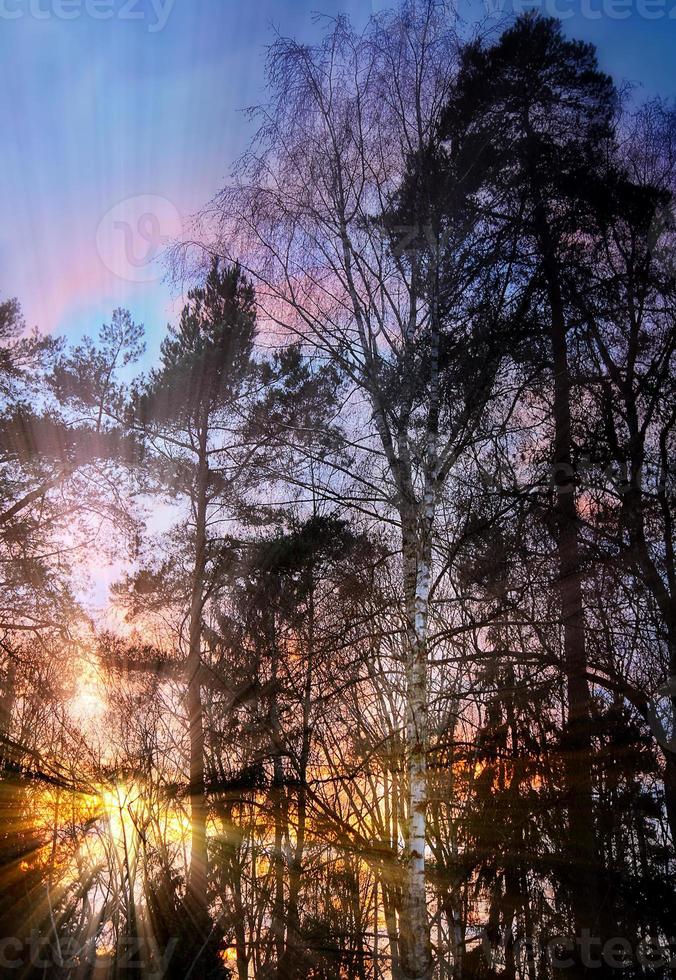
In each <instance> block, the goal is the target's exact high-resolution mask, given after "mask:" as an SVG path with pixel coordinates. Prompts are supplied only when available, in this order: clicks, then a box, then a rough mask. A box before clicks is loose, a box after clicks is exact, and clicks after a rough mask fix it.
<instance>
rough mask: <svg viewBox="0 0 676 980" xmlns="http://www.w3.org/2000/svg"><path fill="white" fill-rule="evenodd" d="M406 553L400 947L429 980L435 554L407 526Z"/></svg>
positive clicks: (409, 969)
mask: <svg viewBox="0 0 676 980" xmlns="http://www.w3.org/2000/svg"><path fill="white" fill-rule="evenodd" d="M403 539H404V540H403V556H404V570H405V575H404V578H405V588H406V604H407V619H408V632H407V663H406V768H407V776H408V826H407V835H406V879H405V882H404V888H403V895H402V909H401V917H400V940H399V948H400V955H401V969H402V974H403V976H404V977H407V978H408V977H410V978H412V980H413V978H415V980H426V978H428V977H429V976H430V971H431V950H430V936H429V922H428V917H427V900H426V889H425V844H426V806H427V735H428V732H427V727H428V721H427V714H428V712H427V624H428V615H429V610H428V606H429V588H430V554H429V550H430V549H429V547H425V548H420V547H419V546H416V545H417V542H416V541H415V538H414V537H413V535H412V533H411V531H410V530H409V529H407V528H406V526H405V525H404V532H403Z"/></svg>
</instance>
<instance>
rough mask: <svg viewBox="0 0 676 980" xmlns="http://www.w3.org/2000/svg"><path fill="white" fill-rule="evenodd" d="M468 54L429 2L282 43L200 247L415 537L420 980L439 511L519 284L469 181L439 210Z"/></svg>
mask: <svg viewBox="0 0 676 980" xmlns="http://www.w3.org/2000/svg"><path fill="white" fill-rule="evenodd" d="M455 52H456V42H455V38H454V35H453V33H452V31H449V29H448V25H447V21H446V20H445V11H443V10H442V9H441V8H440V7H439V6H438V5H437V4H434V3H431V2H430V3H423V4H415V3H411V4H408V5H405V6H404V7H403V8H402V10H401V12H399V13H398V14H393V15H384V16H383V17H382V18H380V19H375V20H373V21H371V22H370V24H369V26H368V27H367V29H366V31H365V33H364V34H363V35H358V34H356V33H355V32H354V31H353V30H352V29H351V28H350V27H349V25H348V24H347V22H346V21H345V19H343V18H339V19H338V20H336V22H335V23H334V24H333V25H332V26H331V27H330V29H329V30H328V31H327V34H326V36H325V39H324V41H323V42H322V44H321V45H320V46H319V47H318V48H313V49H310V48H307V47H303V46H301V45H299V44H297V43H295V42H294V41H290V40H284V39H282V40H279V41H278V42H277V43H276V44H275V45H274V46H273V48H272V51H271V55H270V60H269V66H268V77H269V83H270V102H269V104H268V105H267V106H266V107H265V109H264V110H262V111H261V114H262V117H263V120H264V121H263V123H262V127H261V130H260V132H259V135H258V139H257V141H256V142H255V143H254V144H253V148H252V150H251V152H250V154H249V155H248V156H247V157H246V159H245V169H244V173H243V174H242V175H241V179H240V180H239V181H238V182H237V183H236V185H235V186H234V187H233V188H230V189H226V190H225V191H223V192H222V194H221V195H220V196H219V197H218V198H217V199H216V201H215V202H214V206H213V208H212V209H209V210H208V211H207V212H206V213H205V215H204V224H203V227H202V228H201V231H200V234H201V235H202V242H203V244H204V246H205V247H206V248H207V250H208V251H209V252H211V253H215V254H221V255H225V256H236V257H237V258H238V260H239V261H241V262H242V264H243V265H244V267H245V268H246V269H247V271H248V273H249V274H250V275H251V276H252V278H253V279H254V280H255V282H256V297H257V302H258V306H259V309H260V310H261V315H262V316H265V317H266V318H268V319H270V320H272V322H273V323H275V324H277V325H278V326H279V327H281V328H282V329H283V330H284V331H288V332H291V334H292V335H293V336H297V337H301V338H302V340H303V342H304V343H306V344H307V345H308V346H309V347H310V348H311V349H313V350H314V351H315V352H316V353H317V354H318V355H319V356H320V357H323V358H328V359H329V360H330V362H331V363H333V364H334V365H336V366H337V367H338V368H339V370H340V372H341V374H342V376H343V377H344V379H345V385H346V387H347V394H346V396H345V397H346V398H347V399H349V403H350V405H351V406H353V409H352V410H353V411H354V412H355V413H357V417H358V418H359V422H358V424H357V426H355V429H354V431H352V432H350V433H349V435H348V440H349V441H348V442H347V447H348V448H349V450H350V453H351V455H352V457H353V463H352V464H351V466H350V468H349V471H350V475H351V477H352V479H353V481H354V484H356V486H355V490H353V491H352V500H353V502H354V504H355V505H356V506H357V507H359V508H360V509H361V510H362V511H364V512H366V513H371V514H374V515H378V516H379V517H381V518H384V519H385V520H387V521H391V522H393V523H394V524H395V525H396V526H397V527H398V528H399V530H400V535H401V539H400V540H401V545H400V547H401V576H402V580H403V583H404V595H405V623H406V626H405V630H406V650H407V653H406V672H407V691H408V694H407V721H406V727H407V743H406V745H407V747H406V754H407V761H406V768H407V777H408V830H407V838H406V839H407V884H406V887H405V888H404V892H403V894H404V902H403V907H402V911H401V947H402V961H403V964H404V967H403V968H404V973H405V975H406V976H410V977H426V976H429V973H430V969H431V952H430V945H429V925H428V921H427V912H426V881H425V849H426V829H425V828H426V806H427V798H426V758H427V748H428V724H427V670H428V617H429V594H430V583H431V576H432V562H433V560H434V537H435V519H436V517H437V504H438V500H439V496H440V493H441V492H442V489H443V487H444V484H445V482H446V480H447V478H448V474H449V472H450V471H451V469H452V468H453V466H454V465H455V464H456V462H457V460H458V459H459V457H461V455H462V453H463V451H464V450H465V449H466V448H467V447H468V446H469V445H471V444H472V443H473V442H474V441H475V440H477V439H478V438H479V436H478V434H477V433H478V431H480V428H481V425H482V422H483V421H484V419H485V409H486V405H487V403H488V401H489V400H490V394H491V391H492V389H493V384H494V380H495V377H496V374H497V373H498V371H499V368H500V363H501V353H500V345H499V344H498V345H496V344H495V343H494V340H495V336H494V331H495V329H496V325H497V324H500V323H501V322H502V320H501V306H502V303H503V300H504V277H503V270H498V274H497V277H496V276H495V275H493V274H492V273H491V272H489V271H488V270H487V267H486V263H485V258H486V249H487V248H490V247H491V246H490V243H488V244H487V243H486V242H485V240H484V238H483V236H482V234H481V230H480V228H479V227H478V226H477V223H476V221H473V220H468V214H467V212H465V211H464V210H463V192H462V188H460V187H458V186H457V182H456V184H455V185H454V187H453V191H454V192H455V209H454V211H453V212H452V214H451V215H446V214H444V212H443V211H442V210H441V209H440V208H438V207H437V205H436V201H434V200H430V199H429V191H430V187H431V186H433V176H434V174H433V173H432V172H431V171H433V169H434V166H435V164H436V160H437V155H443V148H442V147H440V146H439V145H438V140H437V127H438V124H439V121H440V113H441V110H442V108H443V106H444V105H445V103H446V101H447V99H448V96H449V92H450V88H451V84H452V75H453V66H454V59H455ZM385 147H387V152H385ZM430 148H432V152H430ZM428 156H429V157H430V159H429V160H428ZM407 178H408V179H409V187H407V188H406V191H405V193H400V192H401V189H402V184H403V183H404V182H405V181H406V179H407ZM411 185H412V186H411ZM449 197H453V194H452V193H451V191H449ZM402 221H403V222H405V227H403V228H402V227H401V223H402ZM491 296H492V297H497V299H496V301H495V302H494V303H491V302H490V301H489V297H491ZM489 338H490V340H489ZM366 426H367V428H365V427H366ZM341 466H342V469H343V471H344V469H345V466H344V463H343V464H341ZM322 489H323V490H324V488H322ZM324 492H326V493H330V489H329V488H327V489H326V490H324Z"/></svg>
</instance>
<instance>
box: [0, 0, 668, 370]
mask: <svg viewBox="0 0 676 980" xmlns="http://www.w3.org/2000/svg"><path fill="white" fill-rule="evenodd" d="M385 2H386V0H0V72H1V73H2V78H1V80H0V82H1V83H0V131H1V132H2V134H3V152H2V162H1V163H0V166H1V167H2V181H1V183H0V299H2V298H6V297H8V296H16V297H17V298H18V299H19V301H20V302H21V304H22V307H23V309H24V314H25V317H26V320H27V323H28V325H29V326H33V325H35V326H38V327H39V328H40V329H41V330H43V331H48V332H55V333H60V334H65V335H66V336H67V337H69V338H71V339H72V340H76V339H78V338H79V337H80V336H82V335H83V334H85V333H89V334H96V332H97V331H98V328H99V326H100V324H101V323H102V322H105V321H107V320H109V318H110V314H111V312H112V310H113V309H114V308H115V307H117V306H123V307H126V308H128V309H129V310H130V311H131V313H132V315H133V317H134V319H136V320H137V322H142V323H144V324H145V326H146V331H147V333H148V336H149V340H150V348H151V353H152V351H153V349H154V348H156V346H157V344H158V343H159V340H160V339H161V336H162V335H163V333H164V330H165V327H166V324H167V321H168V320H173V319H175V317H176V315H177V312H178V303H179V301H178V299H177V298H175V297H174V296H172V292H171V289H170V287H169V285H168V284H167V283H166V282H165V281H163V267H162V264H161V262H159V261H153V260H152V259H153V256H155V255H157V254H159V253H161V246H162V243H163V242H164V241H166V240H167V239H169V238H172V237H175V236H176V235H177V234H180V230H181V227H182V223H183V222H184V221H185V219H186V218H187V217H188V216H189V215H190V214H191V213H193V212H195V211H196V210H197V209H198V208H200V206H202V205H203V204H204V203H206V201H208V200H209V199H210V198H211V197H212V195H213V194H214V193H215V192H216V191H217V190H218V189H219V188H220V187H222V186H223V185H224V184H225V183H226V182H227V179H228V176H229V173H230V171H231V167H232V165H233V163H234V161H235V160H236V159H237V158H238V156H239V155H240V154H241V152H242V151H243V150H244V149H245V147H246V144H247V141H248V139H249V138H250V136H251V123H250V122H249V120H248V119H247V118H246V115H245V114H244V113H243V111H242V110H243V109H244V108H245V107H247V106H250V105H252V104H255V103H258V102H261V101H262V100H263V99H264V96H265V91H264V71H263V69H264V57H265V46H266V45H267V44H269V43H270V42H271V41H272V40H273V38H274V31H275V30H279V31H280V32H281V33H282V34H284V35H294V36H296V37H298V38H300V39H301V40H305V41H311V40H313V39H315V38H316V37H317V36H318V32H319V31H320V29H321V28H320V25H319V24H318V23H317V21H316V18H314V17H313V15H314V14H316V13H318V12H321V13H324V14H328V15H335V14H336V13H338V12H344V13H347V14H348V15H349V16H350V17H351V18H352V20H353V21H354V22H355V24H357V25H360V26H361V25H363V24H364V23H365V22H366V20H367V18H368V17H369V16H370V15H371V13H372V12H374V10H376V11H377V10H379V9H381V8H382V7H383V6H385ZM461 2H462V3H463V5H464V6H463V7H462V8H461V13H462V14H463V16H465V17H466V18H468V19H469V20H470V21H471V20H473V19H476V18H485V17H488V18H489V20H490V18H497V17H498V16H500V15H502V16H505V15H510V14H511V13H512V12H514V11H515V9H516V10H517V12H518V10H520V9H522V8H523V7H525V6H533V4H525V3H524V2H522V0H461ZM538 6H539V8H540V9H543V10H545V11H546V12H547V13H550V14H556V15H559V16H561V18H562V21H563V24H564V29H565V31H566V33H568V34H569V35H570V36H576V37H580V38H582V39H585V40H589V41H592V42H594V43H595V44H596V45H597V46H598V50H599V58H600V62H601V65H602V67H603V68H604V69H605V70H606V71H608V72H610V73H611V74H612V75H613V76H614V77H615V78H616V79H617V80H618V81H629V82H631V83H634V84H637V85H640V86H641V87H640V88H639V89H637V92H636V93H635V97H637V98H643V97H646V98H649V97H653V96H655V95H662V96H665V97H667V98H673V97H674V95H676V68H675V67H674V65H675V64H676V59H675V58H674V48H675V42H676V0H539V3H538Z"/></svg>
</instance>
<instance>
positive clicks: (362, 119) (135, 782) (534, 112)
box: [0, 0, 676, 980]
mask: <svg viewBox="0 0 676 980" xmlns="http://www.w3.org/2000/svg"><path fill="white" fill-rule="evenodd" d="M266 66H267V67H266V72H267V73H266V88H265V98H264V100H263V101H262V103H261V105H260V106H259V107H258V108H256V109H254V110H252V113H251V119H252V121H253V124H254V128H255V137H254V138H253V140H252V142H251V144H250V146H249V148H248V150H247V151H246V153H245V154H244V156H243V157H242V158H241V160H240V161H239V163H238V164H237V166H236V168H235V170H234V172H233V175H232V179H231V180H229V182H228V183H227V184H226V185H225V186H224V187H223V189H222V191H221V192H220V193H219V194H218V195H217V196H216V197H215V198H214V199H213V200H211V201H209V202H206V203H205V205H204V207H203V208H202V210H201V211H200V212H199V213H198V214H196V215H194V217H193V218H192V219H191V222H190V225H189V227H188V228H187V229H186V233H185V235H184V236H183V237H182V239H181V240H180V241H176V242H173V243H170V244H169V245H168V246H167V249H166V255H165V257H164V261H165V262H166V270H167V272H166V274H167V276H169V277H170V278H171V281H172V283H174V286H175V288H176V289H177V290H178V292H179V294H180V296H181V306H182V309H181V312H180V315H178V316H177V317H176V320H175V322H173V323H172V324H170V325H169V326H168V327H167V329H166V332H165V334H164V340H163V342H162V344H161V349H160V351H159V354H158V355H157V356H156V357H154V358H153V359H152V363H151V362H150V361H149V360H148V353H147V351H146V340H145V335H144V329H143V327H142V326H141V325H140V324H138V323H136V322H135V320H134V318H133V317H132V315H131V313H130V312H128V311H127V310H125V309H122V308H120V309H115V310H113V311H111V315H110V317H109V318H108V319H109V322H108V323H106V324H105V325H103V326H101V327H100V328H99V325H98V324H95V325H93V327H92V331H91V336H87V337H84V338H83V339H82V340H81V341H80V342H76V341H70V340H69V341H66V339H64V338H62V337H59V336H56V335H54V334H50V333H41V332H39V331H38V330H33V329H28V328H27V325H26V323H25V322H24V319H23V315H22V312H21V306H20V302H21V297H18V299H7V300H5V301H4V302H3V303H2V305H0V399H1V400H0V430H1V435H0V465H1V468H0V560H1V568H2V572H1V575H2V598H1V599H0V607H1V613H0V626H1V631H0V759H1V764H0V975H2V976H3V977H4V976H7V977H8V978H11V977H17V978H18V977H21V978H27V980H38V978H41V980H46V978H54V980H62V978H69V980H70V978H72V980H89V978H99V980H103V978H110V980H117V978H130V977H144V978H145V977H147V978H157V980H160V978H163V977H167V978H172V977H175V978H179V980H188V978H193V980H202V978H223V980H226V978H228V977H232V978H236V980H247V978H250V977H253V978H259V980H266V978H267V980H301V978H317V980H320V978H321V980H338V978H345V980H413V978H418V980H451V978H452V980H497V978H501V980H517V978H518V980H555V978H560V977H564V978H567V977H570V978H571V980H580V978H582V977H588V976H591V977H607V976H610V975H612V976H623V977H627V978H655V980H666V978H667V977H669V976H671V975H672V971H673V969H674V966H676V926H675V923H676V891H675V878H674V875H675V873H676V726H675V719H676V559H675V555H674V522H675V521H676V486H675V480H674V476H675V467H674V448H675V442H676V381H675V375H674V365H675V361H676V258H675V257H676V226H675V222H674V211H673V200H674V198H673V194H674V189H675V186H676V107H675V106H674V104H673V103H670V102H669V101H668V100H666V99H658V100H655V99H652V100H649V101H642V99H641V97H640V91H639V92H637V91H631V90H627V88H626V87H624V86H621V85H619V84H617V83H616V82H615V81H614V80H613V79H612V78H610V77H609V76H608V75H607V74H605V73H604V72H603V71H602V70H601V69H600V67H599V63H598V59H597V54H596V51H595V50H594V48H593V47H592V46H591V45H590V44H588V43H586V42H582V41H576V40H574V39H571V38H569V37H568V36H567V34H566V33H565V32H564V30H563V27H562V25H561V24H560V23H559V22H558V21H557V20H556V19H553V18H549V17H545V16H542V15H539V14H523V15H521V16H518V17H516V18H513V19H512V21H511V22H510V23H508V24H505V25H503V26H502V27H501V28H500V30H498V31H494V32H493V33H492V34H490V33H488V34H481V33H479V32H476V34H475V35H474V34H472V35H471V36H470V33H469V32H468V31H465V30H462V29H461V26H460V25H459V24H458V22H457V20H455V19H454V18H453V17H452V16H451V15H450V14H449V12H448V10H447V8H446V7H444V6H443V5H440V4H438V3H436V2H433V0H426V2H425V0H409V2H407V3H404V5H403V6H401V7H400V8H399V9H397V10H394V11H390V12H381V13H379V14H377V15H374V16H373V17H372V18H371V20H370V21H369V23H368V26H367V27H366V28H365V29H364V30H359V31H358V30H356V29H355V28H354V27H353V26H351V24H350V22H349V21H348V20H347V18H345V17H342V16H339V17H337V18H335V19H332V20H328V19H327V21H326V22H325V25H324V34H323V40H322V41H321V43H319V44H317V45H307V44H301V43H300V42H297V41H295V40H293V39H289V38H286V37H284V36H282V35H279V36H278V37H277V38H276V39H275V40H274V42H273V43H272V45H271V47H270V49H269V52H268V56H267V61H266ZM3 289H4V290H5V296H7V295H9V296H11V295H12V292H13V291H12V285H11V283H3ZM104 573H105V574H107V575H109V576H111V577H112V578H113V579H114V584H113V585H112V586H111V588H110V590H109V591H108V594H107V596H106V599H105V603H104V604H103V607H102V608H101V609H100V610H99V611H98V612H97V613H96V614H93V613H92V611H91V605H90V604H88V603H87V602H85V601H84V598H83V597H84V596H85V594H86V592H87V589H88V588H89V587H90V586H91V584H92V582H94V583H96V581H97V580H98V579H99V578H100V577H101V576H103V575H104ZM618 971H619V972H618Z"/></svg>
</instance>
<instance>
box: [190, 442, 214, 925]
mask: <svg viewBox="0 0 676 980" xmlns="http://www.w3.org/2000/svg"><path fill="white" fill-rule="evenodd" d="M206 440H207V427H206V425H204V426H202V428H201V429H200V433H199V463H198V471H197V486H196V496H195V501H194V504H195V565H194V571H193V581H192V594H191V604H190V639H189V650H188V664H187V666H188V698H187V703H188V719H189V726H190V729H189V730H190V821H191V849H190V870H189V874H188V910H189V913H190V916H191V918H192V920H193V925H194V926H195V929H196V931H197V933H198V935H199V936H200V937H202V938H205V937H206V934H207V931H208V923H209V904H208V898H207V834H206V823H207V810H206V792H205V784H204V719H203V708H202V691H201V672H202V671H201V640H202V610H203V604H204V579H205V570H206V520H207V488H208V479H209V468H208V458H207V441H206Z"/></svg>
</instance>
